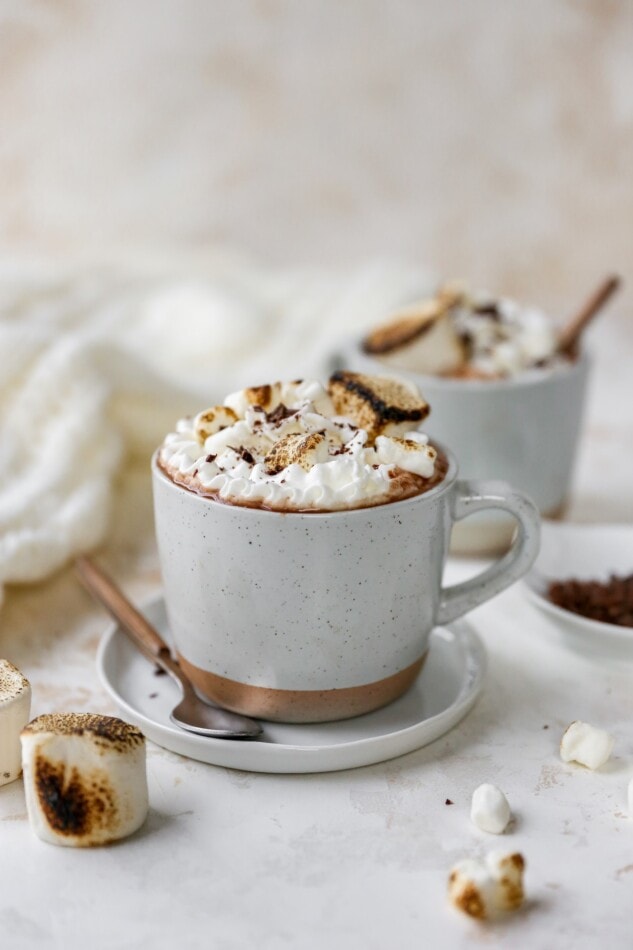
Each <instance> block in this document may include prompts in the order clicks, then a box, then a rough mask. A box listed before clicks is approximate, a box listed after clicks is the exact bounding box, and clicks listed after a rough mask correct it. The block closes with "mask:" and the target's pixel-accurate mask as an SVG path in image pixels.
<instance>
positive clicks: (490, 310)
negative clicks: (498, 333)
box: [473, 301, 501, 321]
mask: <svg viewBox="0 0 633 950" xmlns="http://www.w3.org/2000/svg"><path fill="white" fill-rule="evenodd" d="M473 313H476V314H477V316H480V317H490V318H491V319H492V320H497V321H499V320H500V319H501V314H500V313H499V308H498V307H497V305H496V303H495V302H494V301H491V302H490V303H480V304H477V306H475V307H473Z"/></svg>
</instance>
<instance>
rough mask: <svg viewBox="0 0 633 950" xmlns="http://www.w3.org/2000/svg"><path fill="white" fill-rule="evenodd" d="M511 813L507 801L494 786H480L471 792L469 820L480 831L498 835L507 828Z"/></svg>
mask: <svg viewBox="0 0 633 950" xmlns="http://www.w3.org/2000/svg"><path fill="white" fill-rule="evenodd" d="M510 818H511V813H510V806H509V804H508V799H507V798H506V797H505V795H504V794H503V792H502V791H501V789H500V788H497V786H496V785H489V784H487V783H486V784H484V785H480V786H479V788H476V789H475V791H474V792H473V800H472V805H471V809H470V819H471V821H472V823H473V824H474V825H477V827H478V828H481V830H482V831H488V832H489V833H490V834H492V835H500V834H503V832H504V831H505V830H506V828H507V827H508V822H509V821H510Z"/></svg>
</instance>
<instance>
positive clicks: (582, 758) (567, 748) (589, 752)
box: [560, 720, 615, 769]
mask: <svg viewBox="0 0 633 950" xmlns="http://www.w3.org/2000/svg"><path fill="white" fill-rule="evenodd" d="M614 741H615V740H614V739H613V736H610V735H609V733H608V732H605V731H604V729H596V728H595V727H594V726H590V725H589V723H587V722H580V721H579V720H576V721H575V722H572V723H571V725H569V726H567V729H566V730H565V732H564V733H563V738H562V739H561V740H560V757H561V759H562V760H563V762H578V764H579V765H585V766H586V767H587V768H588V769H599V768H600V766H601V765H604V764H605V762H606V761H607V759H608V758H609V756H610V755H611V753H612V752H613V743H614Z"/></svg>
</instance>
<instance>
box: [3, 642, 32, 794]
mask: <svg viewBox="0 0 633 950" xmlns="http://www.w3.org/2000/svg"><path fill="white" fill-rule="evenodd" d="M30 718H31V687H30V685H29V682H28V680H27V679H26V678H25V677H24V676H23V675H22V673H20V671H19V670H18V669H17V667H15V666H13V664H12V663H9V661H8V660H0V785H6V784H7V783H8V782H13V781H14V780H15V779H16V778H18V777H19V775H20V772H21V771H22V758H21V751H20V732H21V731H22V729H23V728H24V726H25V725H26V724H27V722H28V721H29V719H30Z"/></svg>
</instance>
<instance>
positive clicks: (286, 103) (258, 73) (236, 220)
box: [0, 0, 633, 310]
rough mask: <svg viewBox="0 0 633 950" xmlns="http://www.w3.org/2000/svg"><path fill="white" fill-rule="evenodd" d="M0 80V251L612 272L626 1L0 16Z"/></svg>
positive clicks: (326, 1) (148, 3)
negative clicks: (158, 251)
mask: <svg viewBox="0 0 633 950" xmlns="http://www.w3.org/2000/svg"><path fill="white" fill-rule="evenodd" d="M0 70H1V73H0V74H1V76H2V82H1V83H0V246H2V245H3V246H5V247H10V248H13V249H15V248H23V249H33V248H38V249H44V250H54V251H63V252H78V251H82V252H83V251H85V250H86V249H87V250H89V251H95V252H96V253H102V252H103V250H104V249H112V248H114V249H118V250H121V249H126V248H129V247H131V246H136V245H144V246H162V247H164V246H171V245H173V244H178V245H179V246H180V247H188V246H196V247H198V246H200V245H201V244H215V243H218V242H219V243H222V244H226V243H228V244H230V245H232V246H235V247H237V248H239V249H243V250H246V251H249V252H252V253H253V254H254V255H255V256H256V257H258V258H260V259H263V260H264V261H269V262H271V263H274V264H279V265H284V264H286V263H298V262H302V263H303V262H309V263H315V264H325V265H344V266H345V265H348V264H350V265H351V264H353V263H357V262H359V261H361V260H366V259H371V258H375V257H385V256H390V257H397V258H404V259H408V260H413V261H416V260H419V261H421V262H423V263H424V264H425V265H430V266H431V267H432V268H434V269H436V270H437V271H439V272H440V273H448V274H460V275H463V276H466V277H471V278H472V279H474V280H476V281H478V282H483V283H485V284H486V285H488V286H490V287H493V288H496V287H499V288H500V289H502V290H505V291H511V292H512V291H514V292H518V293H521V294H525V295H528V296H530V297H531V298H532V299H538V300H540V301H542V302H543V303H546V304H551V305H555V306H560V307H561V309H563V310H564V309H565V308H569V307H570V306H572V307H573V304H574V303H575V301H576V300H577V299H578V297H579V296H582V294H583V292H584V291H585V289H586V288H587V287H589V286H591V284H592V283H593V282H594V280H595V278H596V277H597V276H599V275H601V274H602V272H603V271H605V270H610V269H616V270H620V271H621V272H624V273H625V274H626V271H627V270H630V258H631V252H632V247H633V3H630V2H628V0H621V2H619V0H586V2H584V0H529V2H524V0H468V2H467V0H448V2H446V0H444V2H441V0H420V2H414V0H341V2H335V0H318V2H317V0H294V2H292V0H221V2H220V0H107V2H105V0H48V2H45V0H0ZM632 296H633V295H632ZM623 299H625V298H623Z"/></svg>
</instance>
